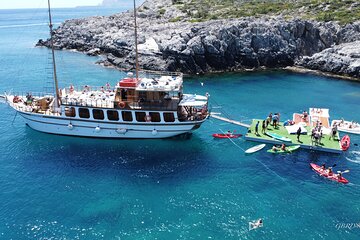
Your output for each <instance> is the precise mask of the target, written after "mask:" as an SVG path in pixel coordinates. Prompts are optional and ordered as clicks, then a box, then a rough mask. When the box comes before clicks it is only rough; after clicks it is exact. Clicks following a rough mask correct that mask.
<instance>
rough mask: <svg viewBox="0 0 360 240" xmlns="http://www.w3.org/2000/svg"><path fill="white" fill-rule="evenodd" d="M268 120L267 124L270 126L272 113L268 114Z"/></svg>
mask: <svg viewBox="0 0 360 240" xmlns="http://www.w3.org/2000/svg"><path fill="white" fill-rule="evenodd" d="M268 118H269V124H270V123H271V121H272V118H273V116H272V113H270V114H269V117H268Z"/></svg>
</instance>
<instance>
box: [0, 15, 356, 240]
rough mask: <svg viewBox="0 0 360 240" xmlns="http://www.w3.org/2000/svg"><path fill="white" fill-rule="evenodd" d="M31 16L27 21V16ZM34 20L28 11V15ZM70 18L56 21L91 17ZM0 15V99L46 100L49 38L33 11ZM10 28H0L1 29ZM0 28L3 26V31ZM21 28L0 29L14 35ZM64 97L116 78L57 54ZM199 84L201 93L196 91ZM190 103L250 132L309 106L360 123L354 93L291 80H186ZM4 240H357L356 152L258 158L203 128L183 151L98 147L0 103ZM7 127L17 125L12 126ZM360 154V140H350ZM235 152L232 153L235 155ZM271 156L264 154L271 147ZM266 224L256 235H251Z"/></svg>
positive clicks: (160, 143)
mask: <svg viewBox="0 0 360 240" xmlns="http://www.w3.org/2000/svg"><path fill="white" fill-rule="evenodd" d="M29 11H30V10H29ZM31 11H35V10H31ZM63 11H65V13H66V11H69V12H67V13H66V14H64V13H61V14H60V13H59V16H58V21H61V20H63V18H62V17H61V16H62V15H63V14H64V16H66V17H67V16H72V17H73V16H74V17H75V16H86V15H91V14H93V12H91V11H90V12H85V13H84V12H77V11H76V10H69V9H68V10H63ZM23 15H24V14H23V13H18V12H16V11H6V14H5V15H4V11H0V35H1V36H2V37H1V38H0V63H1V68H0V92H3V91H9V90H13V91H15V90H21V91H27V90H31V91H38V90H42V88H43V86H44V84H46V82H47V79H48V77H49V74H48V70H46V68H47V67H48V64H47V63H48V50H47V49H43V48H34V47H33V45H34V43H35V42H36V41H37V39H38V38H43V37H46V36H47V29H46V26H44V25H35V24H37V23H40V22H41V19H40V20H39V19H37V20H36V19H35V20H34V19H32V20H31V21H30V20H29V21H27V19H26V18H34V16H35V14H34V13H33V12H30V13H28V14H27V15H26V16H27V17H26V18H25V19H23V18H21V19H20V20H19V18H20V16H21V17H23ZM4 19H6V20H4ZM4 21H5V23H4V24H3V22H4ZM27 22H31V23H33V24H34V25H32V26H26V27H2V26H9V25H22V24H24V23H27ZM57 56H58V63H59V70H60V74H59V75H60V76H59V78H60V79H61V83H62V86H67V85H68V84H70V83H74V84H79V85H80V84H89V83H90V84H91V85H102V84H104V83H105V82H107V81H110V82H111V83H112V84H114V83H115V82H116V81H117V80H118V79H119V78H120V77H121V76H123V73H119V72H117V71H115V70H112V69H105V68H102V67H100V66H96V65H94V62H95V61H96V60H97V58H94V57H87V56H84V55H82V54H79V53H72V52H57ZM200 82H203V83H204V86H203V87H202V86H201V84H200ZM185 90H186V92H194V93H198V94H204V93H205V92H209V93H210V94H211V104H212V106H213V111H214V112H215V111H216V112H223V114H226V115H227V116H229V117H231V118H234V119H238V120H243V121H245V122H246V121H249V120H250V119H251V118H264V117H265V116H266V115H267V114H268V113H269V112H280V113H281V116H282V118H283V119H285V118H291V116H292V113H293V112H299V111H302V110H303V109H307V108H309V107H324V108H330V115H331V117H332V119H338V118H340V117H344V118H345V119H349V120H351V119H353V120H356V121H360V111H359V103H360V84H359V83H356V82H349V81H343V80H338V79H333V78H325V77H319V76H313V75H303V74H293V73H287V72H262V73H247V74H221V75H212V76H206V77H196V78H186V80H185ZM0 113H1V118H0V132H1V135H0V142H1V144H0V152H1V153H2V154H1V156H0V164H1V171H0V193H1V194H0V202H1V205H0V238H1V239H50V238H52V237H53V238H55V239H118V238H119V239H289V238H291V239H359V237H360V229H359V228H352V229H338V228H337V226H339V224H340V223H359V220H360V219H359V216H360V214H359V213H360V200H359V199H360V179H359V176H360V165H359V164H360V147H359V146H355V145H352V146H351V149H350V151H348V152H346V153H344V154H342V155H334V154H325V153H316V152H310V151H305V150H300V151H298V152H295V153H293V154H291V155H277V156H274V155H270V154H267V153H266V152H265V151H262V152H259V153H256V154H254V155H250V156H245V155H244V153H243V151H242V150H241V148H242V149H247V148H249V147H251V146H254V145H255V144H254V143H251V142H245V141H244V140H243V139H234V140H233V141H234V142H231V141H229V140H227V139H224V140H214V139H213V138H212V137H211V134H212V133H215V132H220V131H226V130H228V129H231V130H236V131H237V132H240V133H245V129H243V128H241V127H237V126H233V125H229V124H225V123H222V122H219V121H217V120H215V119H210V120H209V121H207V122H206V123H205V124H204V125H203V126H202V127H201V128H200V129H198V130H197V131H196V132H194V134H193V136H192V138H191V139H189V140H181V139H167V140H141V141H140V140H131V141H130V140H120V141H114V140H98V139H84V138H71V137H63V136H54V135H47V134H42V133H39V132H35V131H33V130H31V129H30V128H28V127H26V126H25V124H24V122H23V120H22V119H21V118H20V117H16V118H14V116H15V113H14V112H13V111H12V110H11V109H10V108H9V107H7V106H6V105H4V104H0ZM12 122H13V123H12ZM351 139H352V143H357V144H360V136H351ZM234 143H235V144H236V145H235V144H234ZM268 147H270V146H268ZM310 162H317V163H319V164H320V163H327V164H328V165H332V164H334V163H336V164H337V167H336V168H335V170H337V169H338V170H340V169H341V170H344V169H350V173H348V174H347V175H346V177H347V178H348V179H349V181H350V182H351V184H349V185H347V186H344V185H339V184H337V183H334V182H330V181H327V180H325V179H323V178H321V177H319V176H317V175H316V174H315V173H314V172H312V171H311V170H310V168H309V163H310ZM259 217H262V218H263V219H264V227H263V228H260V229H257V230H256V231H250V232H249V231H248V222H249V221H251V220H254V219H257V218H259Z"/></svg>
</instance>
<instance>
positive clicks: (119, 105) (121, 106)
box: [118, 102, 126, 108]
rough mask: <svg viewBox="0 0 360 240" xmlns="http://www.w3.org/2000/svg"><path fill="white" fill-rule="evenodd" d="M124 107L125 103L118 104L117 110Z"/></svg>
mask: <svg viewBox="0 0 360 240" xmlns="http://www.w3.org/2000/svg"><path fill="white" fill-rule="evenodd" d="M125 106H126V104H125V102H118V107H119V108H125Z"/></svg>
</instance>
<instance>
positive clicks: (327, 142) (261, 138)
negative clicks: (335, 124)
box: [245, 119, 343, 153]
mask: <svg viewBox="0 0 360 240" xmlns="http://www.w3.org/2000/svg"><path fill="white" fill-rule="evenodd" d="M258 121H260V124H259V131H258V132H259V135H256V134H255V125H256V123H257V122H258ZM262 121H263V120H260V119H254V120H253V121H252V124H251V126H250V128H249V131H248V133H247V134H246V135H245V139H246V140H249V141H254V142H261V143H269V144H281V143H285V142H281V141H278V140H275V139H274V138H271V137H269V136H267V135H265V134H263V133H262V132H261V126H262ZM304 128H305V129H306V130H307V134H302V135H301V136H300V141H301V142H298V141H297V136H296V134H289V133H288V131H287V130H286V128H285V127H284V125H283V123H282V122H281V123H280V126H279V127H278V128H277V129H274V127H273V126H271V125H269V126H268V130H267V132H272V133H276V134H279V135H281V136H283V137H287V138H290V139H291V143H285V144H286V145H287V146H289V145H300V147H301V148H304V149H311V150H315V151H323V152H330V153H342V152H343V151H342V150H341V147H340V144H339V141H338V139H339V134H338V133H337V136H336V137H335V140H333V139H329V137H330V136H329V135H326V134H324V135H323V137H322V139H321V144H318V145H315V144H314V145H313V144H312V141H311V127H309V126H304Z"/></svg>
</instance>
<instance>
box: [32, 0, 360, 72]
mask: <svg viewBox="0 0 360 240" xmlns="http://www.w3.org/2000/svg"><path fill="white" fill-rule="evenodd" d="M158 2H161V1H158V0H151V1H147V2H145V3H144V5H143V6H142V9H143V11H141V12H139V14H138V16H139V17H138V25H139V29H138V34H139V52H140V67H141V68H142V69H147V70H167V71H181V72H184V73H187V74H202V73H211V72H221V71H242V70H245V69H257V68H262V67H265V68H283V67H303V68H307V69H311V70H319V71H322V72H328V73H331V74H337V75H341V76H345V77H351V78H355V79H356V78H360V21H358V22H355V23H353V24H347V25H345V26H341V25H339V24H337V23H336V22H316V21H309V20H301V19H291V20H285V19H283V18H282V17H281V16H276V17H261V18H254V17H247V18H240V19H226V20H211V21H206V22H199V23H190V22H187V21H180V22H169V19H173V17H174V16H177V15H178V14H181V13H179V12H178V11H177V10H176V9H175V8H171V7H169V8H168V10H167V15H166V14H165V16H162V17H161V18H158V17H157V15H156V14H154V8H156V7H157V5H156V4H158ZM165 2H166V1H165ZM144 6H145V7H144ZM146 6H148V7H146ZM169 6H170V5H169ZM172 7H173V6H172ZM144 9H146V10H144ZM54 45H55V47H56V48H57V49H75V50H78V51H81V52H85V53H86V54H88V55H103V56H104V59H103V60H102V61H100V62H99V64H102V65H104V66H115V67H118V68H121V69H133V67H134V58H135V57H134V56H135V53H134V27H133V17H132V12H131V11H128V12H125V13H120V14H116V15H112V16H109V17H90V18H84V19H74V20H68V21H65V22H64V23H62V24H61V25H60V27H58V28H57V29H56V30H55V31H54ZM37 46H49V42H48V41H47V40H39V42H38V43H37Z"/></svg>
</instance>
